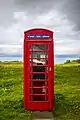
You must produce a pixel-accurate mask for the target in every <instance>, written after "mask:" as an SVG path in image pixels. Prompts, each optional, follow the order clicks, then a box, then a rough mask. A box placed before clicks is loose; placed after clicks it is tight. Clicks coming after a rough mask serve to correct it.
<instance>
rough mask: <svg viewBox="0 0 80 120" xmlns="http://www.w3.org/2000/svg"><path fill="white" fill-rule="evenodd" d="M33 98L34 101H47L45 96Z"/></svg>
mask: <svg viewBox="0 0 80 120" xmlns="http://www.w3.org/2000/svg"><path fill="white" fill-rule="evenodd" d="M31 98H32V99H31V100H32V101H45V96H43V95H42V96H41V95H37V96H35V95H34V96H31Z"/></svg>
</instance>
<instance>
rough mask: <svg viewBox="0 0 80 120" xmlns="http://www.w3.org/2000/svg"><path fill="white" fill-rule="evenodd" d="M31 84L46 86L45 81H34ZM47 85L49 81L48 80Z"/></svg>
mask: <svg viewBox="0 0 80 120" xmlns="http://www.w3.org/2000/svg"><path fill="white" fill-rule="evenodd" d="M31 84H32V85H33V87H42V86H45V81H32V82H31ZM46 85H47V82H46Z"/></svg>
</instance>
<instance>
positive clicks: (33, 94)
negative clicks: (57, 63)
mask: <svg viewBox="0 0 80 120" xmlns="http://www.w3.org/2000/svg"><path fill="white" fill-rule="evenodd" d="M53 50H54V48H53V32H52V31H50V30H47V29H30V30H28V31H25V32H24V107H25V109H28V110H35V111H36V110H40V111H43V110H47V111H49V110H52V109H53V100H54V51H53Z"/></svg>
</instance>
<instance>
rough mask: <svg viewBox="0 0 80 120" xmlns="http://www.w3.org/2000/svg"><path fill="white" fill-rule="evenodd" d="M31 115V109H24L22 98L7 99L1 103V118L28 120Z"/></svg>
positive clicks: (3, 119) (1, 119) (4, 119)
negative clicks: (15, 99)
mask: <svg viewBox="0 0 80 120" xmlns="http://www.w3.org/2000/svg"><path fill="white" fill-rule="evenodd" d="M30 116H31V113H30V111H27V110H24V106H23V101H22V100H17V101H11V100H5V101H2V103H1V104H0V120H18V119H19V120H21V119H23V120H25V119H26V120H27V119H29V117H30Z"/></svg>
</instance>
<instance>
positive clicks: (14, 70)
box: [0, 63, 80, 120]
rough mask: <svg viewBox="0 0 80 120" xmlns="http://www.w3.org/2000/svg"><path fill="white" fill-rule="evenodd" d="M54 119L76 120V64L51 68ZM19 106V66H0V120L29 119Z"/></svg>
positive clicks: (79, 100) (79, 106) (79, 69)
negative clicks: (53, 82)
mask: <svg viewBox="0 0 80 120" xmlns="http://www.w3.org/2000/svg"><path fill="white" fill-rule="evenodd" d="M54 103H55V104H54V106H55V108H54V110H53V114H54V118H55V120H80V64H65V65H55V102H54ZM30 119H31V113H30V111H26V110H24V106H23V66H22V64H21V63H17V64H16V63H10V64H8V63H5V64H4V63H0V120H30Z"/></svg>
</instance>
